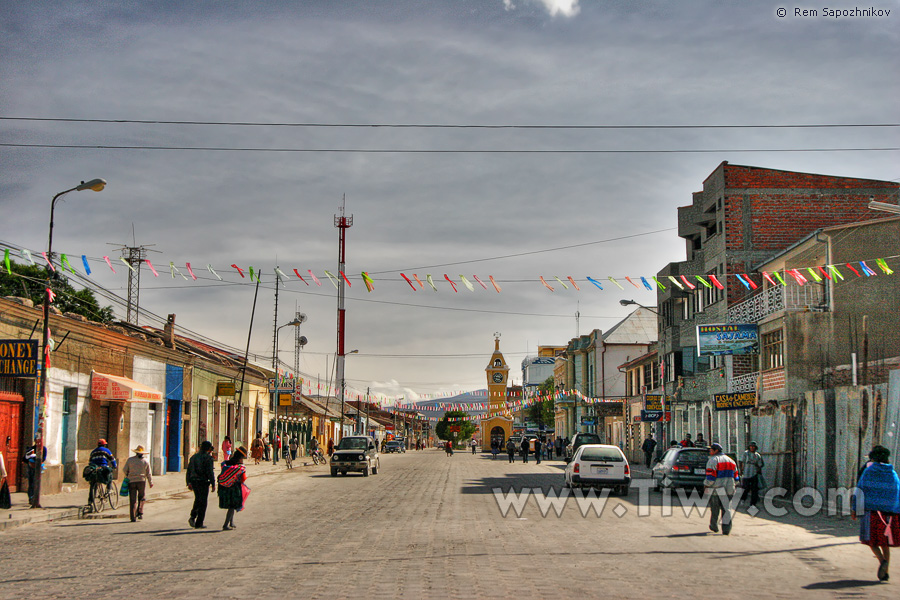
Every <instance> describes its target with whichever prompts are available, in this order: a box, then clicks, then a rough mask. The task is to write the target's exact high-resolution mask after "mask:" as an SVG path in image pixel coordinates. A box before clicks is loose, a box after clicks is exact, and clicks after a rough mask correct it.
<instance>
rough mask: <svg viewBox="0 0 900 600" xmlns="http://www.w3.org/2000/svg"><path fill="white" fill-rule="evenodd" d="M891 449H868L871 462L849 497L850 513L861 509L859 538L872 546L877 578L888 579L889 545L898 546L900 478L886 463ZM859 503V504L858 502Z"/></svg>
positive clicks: (899, 540) (854, 516)
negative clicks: (875, 560) (859, 493)
mask: <svg viewBox="0 0 900 600" xmlns="http://www.w3.org/2000/svg"><path fill="white" fill-rule="evenodd" d="M890 457H891V451H890V450H888V449H887V448H885V447H884V446H875V447H874V448H872V451H871V452H869V459H870V461H871V462H869V464H868V465H867V466H866V467H865V470H863V472H862V475H861V476H860V478H859V482H858V483H857V484H856V490H857V491H858V492H861V495H860V497H859V498H857V494H856V493H854V494H853V496H851V498H850V501H851V506H852V508H853V512H851V513H850V515H851V517H852V518H853V519H856V513H857V512H859V511H863V514H862V516H861V517H860V520H859V521H860V522H859V541H860V542H862V543H863V544H865V545H867V546H868V547H869V548H871V549H872V554H874V555H875V558H877V559H878V580H879V581H887V580H888V578H889V577H890V575H889V574H888V567H889V566H890V563H891V548H892V547H894V548H896V547H897V546H900V477H898V476H897V473H896V471H894V467H893V466H891V465H890V464H889V463H888V460H889V459H890ZM860 503H862V506H859V504H860Z"/></svg>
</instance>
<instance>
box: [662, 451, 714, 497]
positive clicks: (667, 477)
mask: <svg viewBox="0 0 900 600" xmlns="http://www.w3.org/2000/svg"><path fill="white" fill-rule="evenodd" d="M708 460H709V450H708V449H706V448H669V449H668V450H666V452H665V454H663V455H662V458H661V459H660V461H659V462H658V463H656V464H655V465H654V466H653V469H652V470H651V471H650V476H651V477H652V478H653V488H654V489H657V490H658V489H662V488H676V487H701V486H703V482H704V481H705V480H706V461H708Z"/></svg>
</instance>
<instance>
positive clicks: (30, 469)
mask: <svg viewBox="0 0 900 600" xmlns="http://www.w3.org/2000/svg"><path fill="white" fill-rule="evenodd" d="M37 441H38V436H34V444H32V445H31V446H28V448H26V449H25V455H24V456H23V457H22V462H23V463H25V477H26V479H27V480H28V503H29V504H31V503H32V502H33V501H34V490H35V489H37V480H38V477H40V474H39V473H38V470H37ZM42 454H43V457H44V458H43V461H42V462H41V464H42V465H44V464H46V463H47V446H44V451H43V453H42Z"/></svg>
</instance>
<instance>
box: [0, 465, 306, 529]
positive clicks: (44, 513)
mask: <svg viewBox="0 0 900 600" xmlns="http://www.w3.org/2000/svg"><path fill="white" fill-rule="evenodd" d="M254 466H255V465H254ZM307 466H308V467H313V466H316V465H314V464H313V463H305V462H304V463H299V464H298V463H295V464H294V468H301V467H307ZM288 470H289V469H287V468H286V467H284V466H283V465H278V466H274V465H273V466H271V467H267V468H265V469H256V470H254V473H253V475H254V476H257V475H268V474H270V473H275V472H278V471H288ZM173 474H175V473H173ZM185 492H190V490H189V489H187V487H184V488H178V489H172V490H166V491H159V492H148V493H147V494H146V495H145V501H148V502H149V501H152V500H164V499H166V498H169V497H171V496H177V495H179V494H184V493H185ZM83 508H84V507H83V506H67V507H61V508H41V509H36V510H35V512H34V513H33V514H31V513H30V511H29V513H28V514H26V516H22V517H18V516H17V517H13V514H14V513H12V512H11V513H9V515H8V517H7V518H6V519H0V532H2V531H6V530H8V529H13V528H14V527H19V526H21V525H28V524H30V523H47V522H51V521H63V520H68V519H77V518H78V516H79V514H81V511H82V509H83ZM126 508H127V504H126ZM116 510H119V509H116ZM38 511H40V512H38ZM107 514H109V515H110V517H109V518H112V515H113V514H115V513H113V512H110V513H107ZM126 516H127V515H126ZM95 518H96V517H95Z"/></svg>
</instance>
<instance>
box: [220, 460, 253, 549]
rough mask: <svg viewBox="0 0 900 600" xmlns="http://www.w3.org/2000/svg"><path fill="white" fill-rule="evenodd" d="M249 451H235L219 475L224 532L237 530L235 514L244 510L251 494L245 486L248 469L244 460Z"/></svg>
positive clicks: (223, 465)
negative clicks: (223, 511)
mask: <svg viewBox="0 0 900 600" xmlns="http://www.w3.org/2000/svg"><path fill="white" fill-rule="evenodd" d="M246 457H247V450H246V449H245V448H244V447H243V446H241V447H240V448H238V449H237V450H235V451H234V455H233V456H232V457H231V460H228V461H225V463H223V464H222V472H221V473H219V477H218V482H219V508H224V509H225V510H227V511H228V512H226V513H225V524H224V525H222V531H228V530H230V529H235V525H234V513H235V512H236V511H241V510H244V501H245V500H246V498H247V496H248V495H249V494H250V488H248V487H247V486H246V485H244V482H245V481H247V469H246V468H245V467H244V459H245V458H246Z"/></svg>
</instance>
